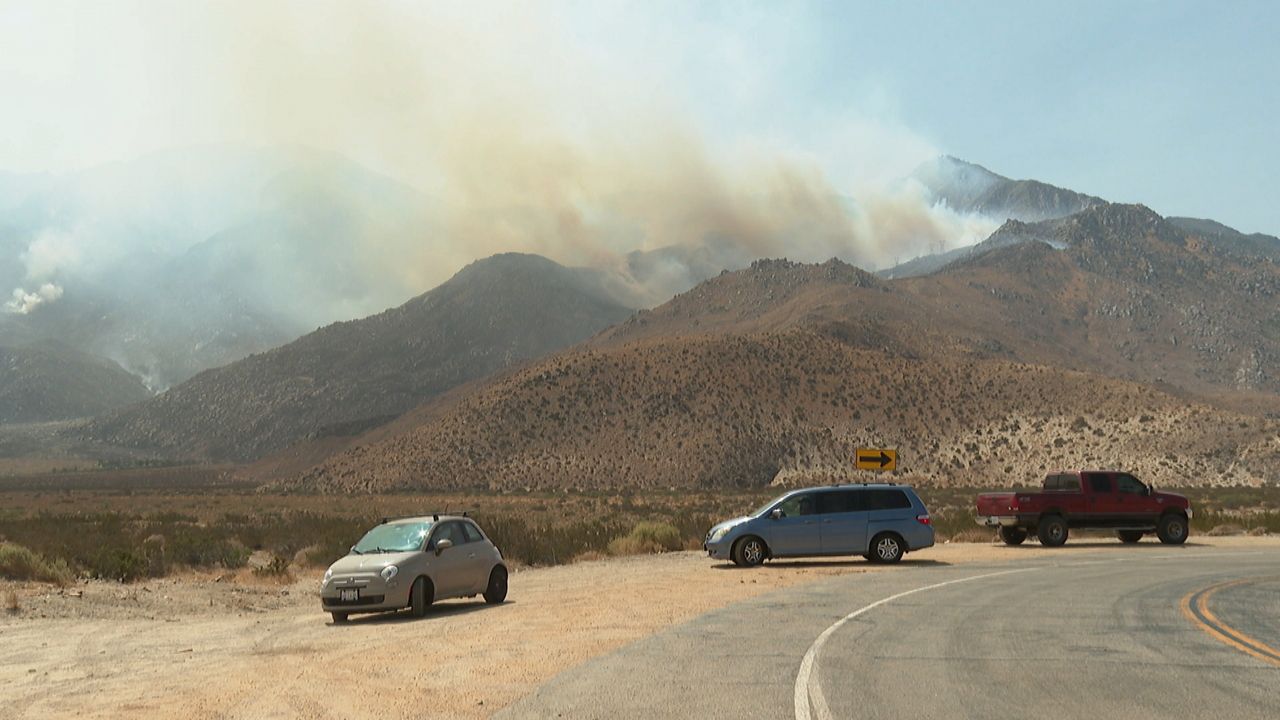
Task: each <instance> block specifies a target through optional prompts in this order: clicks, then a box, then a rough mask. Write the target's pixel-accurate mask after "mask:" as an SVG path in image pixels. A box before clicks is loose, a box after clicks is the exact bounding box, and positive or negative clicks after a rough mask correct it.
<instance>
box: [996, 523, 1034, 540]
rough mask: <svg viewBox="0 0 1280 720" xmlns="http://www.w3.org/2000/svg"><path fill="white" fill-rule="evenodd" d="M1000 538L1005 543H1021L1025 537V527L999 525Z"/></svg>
mask: <svg viewBox="0 0 1280 720" xmlns="http://www.w3.org/2000/svg"><path fill="white" fill-rule="evenodd" d="M1000 539H1001V540H1003V541H1004V544H1005V545H1021V544H1022V543H1023V542H1025V541H1026V539H1027V529H1026V528H1020V527H1005V526H1003V525H1001V526H1000Z"/></svg>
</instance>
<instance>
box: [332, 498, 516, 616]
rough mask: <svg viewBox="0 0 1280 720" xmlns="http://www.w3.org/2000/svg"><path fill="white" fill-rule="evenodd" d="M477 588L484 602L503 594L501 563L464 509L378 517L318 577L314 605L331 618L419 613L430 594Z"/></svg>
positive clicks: (471, 592) (470, 592)
mask: <svg viewBox="0 0 1280 720" xmlns="http://www.w3.org/2000/svg"><path fill="white" fill-rule="evenodd" d="M481 594H483V595H484V599H485V602H488V603H500V602H502V601H503V600H505V599H506V598H507V566H506V563H505V562H503V560H502V553H501V552H499V551H498V548H497V547H495V546H494V544H493V543H492V542H490V541H489V538H488V537H487V536H486V535H485V534H484V532H483V531H481V530H480V527H479V526H478V525H476V523H475V521H473V520H472V519H471V518H469V517H466V516H465V515H462V516H447V515H430V516H421V517H407V518H394V519H384V520H383V521H382V522H381V523H379V524H378V525H377V526H376V527H374V528H373V529H372V530H370V531H369V532H367V533H365V535H364V537H362V538H360V542H357V543H356V544H355V545H353V546H352V547H351V552H350V554H348V555H347V556H346V557H344V558H342V559H340V560H338V561H337V562H335V563H334V564H333V565H330V566H329V569H328V570H327V571H326V572H325V574H324V580H322V581H321V583H320V604H321V606H322V607H323V608H324V610H325V612H328V613H331V614H332V615H333V621H334V622H345V621H346V620H347V616H348V615H350V614H351V613H367V612H380V611H384V610H400V609H402V608H406V607H407V608H410V609H411V610H412V611H413V614H414V615H416V616H418V617H421V616H422V615H424V614H426V611H427V606H428V605H430V604H431V603H433V602H435V601H436V600H447V599H449V598H458V597H474V596H476V595H481Z"/></svg>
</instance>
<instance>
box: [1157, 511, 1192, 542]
mask: <svg viewBox="0 0 1280 720" xmlns="http://www.w3.org/2000/svg"><path fill="white" fill-rule="evenodd" d="M1187 535H1188V528H1187V519H1186V518H1185V517H1183V516H1181V515H1179V514H1177V513H1169V514H1168V515H1165V516H1164V517H1162V518H1160V524H1159V525H1157V526H1156V537H1158V538H1160V542H1162V543H1164V544H1165V545H1181V544H1182V543H1184V542H1186V541H1187Z"/></svg>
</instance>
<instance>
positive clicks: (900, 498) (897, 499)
mask: <svg viewBox="0 0 1280 720" xmlns="http://www.w3.org/2000/svg"><path fill="white" fill-rule="evenodd" d="M866 493H867V509H868V510H902V509H905V508H909V507H911V498H909V497H907V494H906V493H904V492H902V491H901V490H867V491H866Z"/></svg>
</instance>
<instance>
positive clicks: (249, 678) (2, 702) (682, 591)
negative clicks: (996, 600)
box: [0, 537, 1280, 718]
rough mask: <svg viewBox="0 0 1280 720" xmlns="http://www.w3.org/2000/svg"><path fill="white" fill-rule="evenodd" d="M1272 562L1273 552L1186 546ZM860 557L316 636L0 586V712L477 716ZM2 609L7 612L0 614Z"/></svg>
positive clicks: (236, 586) (283, 606)
mask: <svg viewBox="0 0 1280 720" xmlns="http://www.w3.org/2000/svg"><path fill="white" fill-rule="evenodd" d="M1192 545H1193V547H1188V548H1187V551H1188V552H1200V551H1204V550H1210V551H1211V550H1212V549H1213V548H1220V547H1250V548H1259V549H1263V548H1267V549H1272V548H1273V549H1276V550H1277V551H1280V538H1278V537H1263V538H1243V537H1227V538H1199V537H1198V538H1193V543H1192ZM1161 550H1167V548H1162V546H1160V545H1159V544H1158V543H1152V542H1144V543H1142V544H1140V545H1138V546H1133V547H1123V546H1121V545H1120V544H1119V543H1117V542H1115V541H1114V540H1099V541H1087V540H1086V541H1082V542H1073V543H1072V544H1070V545H1068V546H1067V547H1065V548H1062V549H1058V550H1046V549H1043V548H1040V547H1039V546H1038V545H1035V544H1028V545H1026V546H1023V547H1019V548H1006V547H1004V546H999V545H985V544H962V543H957V544H949V545H942V546H939V547H936V548H931V549H929V550H926V551H922V552H919V553H915V554H912V555H910V556H908V558H907V560H905V561H904V562H903V564H902V565H900V566H898V567H908V566H911V565H920V564H927V563H948V564H961V563H977V562H1006V561H1011V560H1015V559H1028V558H1032V557H1037V556H1046V555H1052V556H1056V557H1063V556H1066V555H1069V554H1071V553H1074V552H1088V551H1095V552H1096V551H1106V552H1117V553H1136V552H1147V551H1161ZM895 569H896V568H884V567H879V566H874V565H870V564H868V563H866V562H864V561H862V560H854V561H848V562H845V561H823V562H797V563H786V562H779V563H771V564H769V565H766V566H765V567H763V568H759V569H756V570H738V569H735V568H732V567H728V566H724V565H719V564H716V563H714V562H712V561H709V560H708V559H706V558H705V557H704V556H703V555H702V554H700V553H694V552H688V553H673V554H670V555H663V556H653V557H637V558H618V559H608V560H601V561H594V562H586V563H580V564H576V565H570V566H562V567H554V568H546V569H530V570H523V571H520V572H517V573H515V574H514V575H513V576H512V579H511V595H510V598H509V601H508V602H507V603H505V604H503V605H500V606H492V607H491V606H486V605H485V604H483V603H474V602H448V603H442V604H440V605H438V606H436V607H435V608H433V610H432V611H431V612H430V613H429V614H428V616H427V617H426V618H423V619H413V618H410V617H407V616H405V615H404V614H400V615H390V616H386V615H384V616H369V617H363V616H359V617H357V618H356V619H353V621H352V622H351V623H349V624H346V625H340V626H335V625H332V624H330V622H329V617H328V616H327V615H325V614H323V613H321V612H320V611H319V603H318V601H317V600H316V597H315V591H316V585H317V582H318V577H307V578H305V579H299V580H298V581H296V582H293V583H291V584H288V585H280V584H270V583H264V582H263V581H261V580H256V579H254V578H253V577H252V575H250V574H241V575H238V576H234V577H223V578H215V577H212V576H188V577H182V578H177V579H166V580H163V581H152V582H148V583H140V584H136V585H118V584H113V583H103V582H88V583H80V584H78V585H75V586H73V587H70V588H66V589H62V590H59V589H57V588H49V587H48V586H37V585H22V584H16V583H0V598H3V597H6V596H8V595H9V593H10V592H11V591H12V592H14V593H16V594H17V596H18V598H17V599H18V604H19V605H20V610H18V611H17V612H12V611H6V610H0V706H2V707H4V708H6V713H5V715H6V717H15V715H14V714H13V713H14V712H15V711H16V717H19V718H23V717H30V718H47V717H62V716H71V715H75V716H84V717H124V716H127V717H165V718H169V717H199V718H212V717H218V718H268V717H342V718H352V717H374V716H378V717H406V716H410V715H412V716H415V717H442V718H444V717H447V718H468V717H485V716H488V715H489V714H491V713H493V712H495V711H497V710H498V709H500V708H501V707H503V706H505V705H507V704H509V703H511V702H512V701H514V700H515V699H517V698H518V697H521V696H523V695H525V694H527V693H529V692H531V691H532V690H533V689H534V688H536V687H537V686H538V685H539V684H541V683H542V682H544V681H546V680H548V679H549V678H551V677H552V676H553V675H555V674H556V673H558V672H560V671H562V670H564V669H566V668H569V667H571V666H573V665H576V664H578V663H581V662H583V661H585V660H587V659H589V658H592V657H594V656H597V655H600V654H603V653H606V652H609V651H611V650H613V649H615V648H617V647H619V646H621V645H623V644H625V643H628V642H630V641H632V640H636V639H638V638H641V637H644V636H646V635H649V634H651V633H653V632H656V631H658V630H660V629H662V628H665V627H667V626H669V625H671V624H673V623H678V622H681V621H683V620H687V619H689V618H692V617H694V616H696V615H698V614H700V613H703V612H706V611H709V610H712V609H715V608H718V607H722V606H724V605H727V604H730V603H733V602H735V601H738V600H742V599H745V598H748V597H751V596H754V595H758V594H760V593H763V592H767V591H770V590H774V589H777V588H782V587H787V586H791V585H796V584H799V583H805V582H811V581H813V580H816V579H820V578H823V577H828V576H831V575H836V574H854V573H863V572H894V571H895ZM5 604H6V605H7V603H5Z"/></svg>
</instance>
